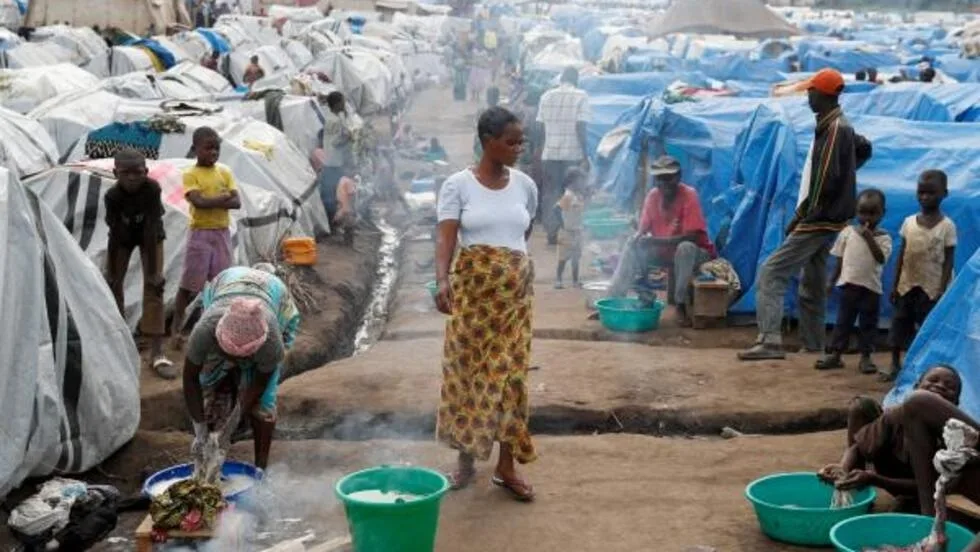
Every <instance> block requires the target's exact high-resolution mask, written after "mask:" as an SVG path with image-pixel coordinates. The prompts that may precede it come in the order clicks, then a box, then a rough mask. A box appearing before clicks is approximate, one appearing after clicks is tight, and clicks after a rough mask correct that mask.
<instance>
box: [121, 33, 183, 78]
mask: <svg viewBox="0 0 980 552" xmlns="http://www.w3.org/2000/svg"><path fill="white" fill-rule="evenodd" d="M126 46H136V47H137V48H139V49H141V50H143V51H144V52H146V55H147V56H149V57H150V61H151V62H152V63H153V68H154V69H156V70H157V71H158V72H160V73H162V72H164V71H166V70H167V69H170V68H171V67H173V66H174V65H177V58H176V57H174V54H173V52H171V51H170V50H168V49H167V48H166V47H164V46H163V44H160V43H159V42H157V41H156V40H151V39H148V38H141V39H138V40H133V41H131V42H129V43H128V44H126Z"/></svg>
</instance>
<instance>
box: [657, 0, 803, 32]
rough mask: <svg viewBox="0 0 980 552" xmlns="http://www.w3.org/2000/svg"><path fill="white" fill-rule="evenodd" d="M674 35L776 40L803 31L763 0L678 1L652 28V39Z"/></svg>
mask: <svg viewBox="0 0 980 552" xmlns="http://www.w3.org/2000/svg"><path fill="white" fill-rule="evenodd" d="M675 33H701V34H704V33H711V34H726V35H734V36H737V37H743V38H744V37H751V38H776V37H786V36H793V35H798V34H800V30H799V29H797V28H796V27H794V26H793V25H791V24H790V23H789V22H788V21H786V20H785V19H783V18H782V17H781V16H779V15H778V14H777V13H776V12H774V11H772V10H770V9H769V8H768V7H767V6H766V5H765V4H764V3H763V2H762V1H761V0H676V1H675V2H674V3H673V4H671V6H670V7H669V8H667V12H666V13H664V15H663V17H659V18H652V20H651V25H650V36H652V37H660V36H664V35H668V34H675Z"/></svg>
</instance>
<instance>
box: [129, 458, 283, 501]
mask: <svg viewBox="0 0 980 552" xmlns="http://www.w3.org/2000/svg"><path fill="white" fill-rule="evenodd" d="M193 473H194V465H193V464H178V465H176V466H171V467H169V468H167V469H164V470H160V471H158V472H156V473H155V474H153V475H151V476H150V477H148V478H147V479H146V482H144V483H143V495H144V496H147V497H150V498H153V495H152V494H150V489H151V488H153V486H155V485H156V484H158V483H162V482H164V481H173V480H177V481H180V480H182V479H187V478H189V477H190V476H191V475H192V474H193ZM232 475H246V476H248V477H251V478H252V479H254V480H255V483H258V482H259V481H261V480H262V477H264V475H265V474H264V473H263V472H262V470H261V469H259V468H257V467H255V466H253V465H252V464H246V463H245V462H236V461H234V460H228V461H226V462H225V463H224V464H222V465H221V476H222V477H228V476H232ZM253 488H254V485H253V486H252V487H249V488H248V489H243V490H241V491H239V492H235V493H229V494H226V495H225V500H227V501H228V502H238V501H239V500H241V499H243V498H245V497H246V496H247V495H248V493H249V492H250V491H251V490H252V489H253Z"/></svg>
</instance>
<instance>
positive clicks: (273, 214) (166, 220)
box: [24, 159, 298, 329]
mask: <svg viewBox="0 0 980 552" xmlns="http://www.w3.org/2000/svg"><path fill="white" fill-rule="evenodd" d="M193 163H194V161H193V160H190V159H169V160H163V161H149V162H148V163H147V166H148V167H149V172H150V177H151V178H153V179H155V180H156V181H157V182H159V183H160V187H161V188H162V190H163V202H164V211H165V212H164V217H163V225H164V230H165V232H166V235H167V239H166V241H165V242H164V266H163V271H164V272H163V274H164V278H165V279H166V286H165V290H164V300H165V302H167V303H168V304H170V302H171V301H173V299H174V297H175V296H176V294H177V288H178V287H179V284H180V277H181V272H182V269H183V265H184V254H185V252H186V243H187V232H188V221H189V217H188V206H187V202H186V200H185V199H184V191H183V170H184V169H186V168H188V167H190V166H191V165H192V164H193ZM112 167H113V161H112V160H110V159H100V160H95V161H87V162H84V163H79V164H74V165H70V166H63V167H58V168H55V169H52V170H50V171H47V172H45V173H42V174H39V175H37V176H35V177H33V178H30V179H28V180H27V181H25V182H24V185H25V187H27V188H28V189H30V190H31V191H33V192H34V193H36V194H37V195H38V196H39V197H40V198H41V199H42V200H43V201H44V202H45V203H46V204H47V205H48V206H49V207H50V208H51V210H52V211H53V212H54V213H55V214H56V215H57V216H59V217H60V218H61V219H62V220H63V221H64V222H65V225H66V226H67V227H69V228H71V233H72V235H73V236H74V238H75V239H76V240H77V241H78V244H79V246H80V247H81V248H82V250H83V251H84V252H85V255H86V256H87V257H88V258H89V259H90V260H91V261H92V262H93V263H95V265H96V266H97V267H100V268H101V267H104V266H105V259H106V252H107V246H108V238H109V228H108V226H106V224H105V213H104V210H105V205H104V203H103V198H104V196H105V192H106V191H108V189H109V188H110V187H112V185H113V184H115V180H114V179H113V177H112ZM238 185H239V194H240V197H241V199H242V208H241V209H236V210H234V211H232V215H233V217H234V220H235V225H234V226H233V228H232V233H233V241H234V243H235V244H236V249H235V250H236V256H237V257H238V260H239V261H240V262H242V263H247V264H254V263H256V262H259V261H269V260H271V259H275V258H276V257H277V251H278V247H279V243H280V242H281V241H282V239H283V238H284V237H286V236H288V235H290V234H292V233H293V232H294V231H296V230H298V229H296V228H294V225H293V222H294V215H295V209H294V208H293V207H292V206H291V205H290V204H289V201H288V200H286V199H285V198H283V197H281V196H279V195H277V194H274V193H271V192H267V191H265V190H262V189H260V188H257V187H256V186H252V185H251V184H249V183H248V182H247V181H245V180H240V181H239V182H238ZM73 198H74V200H73ZM297 235H298V234H297ZM142 290H143V274H142V268H141V266H140V260H139V255H138V254H134V255H133V257H132V258H131V259H130V264H129V270H128V271H127V275H126V282H125V286H124V295H125V299H126V301H125V305H124V308H125V311H126V320H127V321H128V322H129V326H130V328H132V329H135V328H136V325H137V324H138V322H139V319H140V316H142V297H143V292H142Z"/></svg>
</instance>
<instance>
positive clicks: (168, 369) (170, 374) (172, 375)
mask: <svg viewBox="0 0 980 552" xmlns="http://www.w3.org/2000/svg"><path fill="white" fill-rule="evenodd" d="M153 371H154V372H156V373H157V375H158V376H160V377H161V378H163V379H168V380H172V379H176V378H177V369H176V368H175V367H174V363H173V362H171V361H170V359H168V358H167V357H163V356H160V357H157V358H155V359H153Z"/></svg>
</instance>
